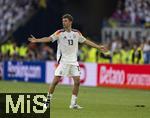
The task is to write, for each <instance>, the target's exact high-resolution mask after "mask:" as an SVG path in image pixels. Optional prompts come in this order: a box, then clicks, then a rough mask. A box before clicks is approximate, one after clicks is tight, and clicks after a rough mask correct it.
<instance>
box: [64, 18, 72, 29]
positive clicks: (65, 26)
mask: <svg viewBox="0 0 150 118" xmlns="http://www.w3.org/2000/svg"><path fill="white" fill-rule="evenodd" d="M62 24H63V27H64V28H69V27H71V24H72V21H70V20H69V19H68V18H63V19H62Z"/></svg>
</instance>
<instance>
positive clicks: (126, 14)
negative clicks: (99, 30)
mask: <svg viewBox="0 0 150 118" xmlns="http://www.w3.org/2000/svg"><path fill="white" fill-rule="evenodd" d="M149 11H150V1H149V0H125V1H124V2H123V0H118V5H117V8H116V10H115V11H114V13H113V14H112V16H111V17H110V18H109V20H105V21H104V25H107V26H110V27H120V26H121V27H126V26H128V27H131V26H132V27H137V26H140V27H146V28H148V27H150V12H149Z"/></svg>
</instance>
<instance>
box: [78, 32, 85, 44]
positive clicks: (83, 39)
mask: <svg viewBox="0 0 150 118" xmlns="http://www.w3.org/2000/svg"><path fill="white" fill-rule="evenodd" d="M78 40H79V43H83V42H84V41H85V40H86V38H85V37H84V36H83V35H82V34H81V33H80V32H79V38H78Z"/></svg>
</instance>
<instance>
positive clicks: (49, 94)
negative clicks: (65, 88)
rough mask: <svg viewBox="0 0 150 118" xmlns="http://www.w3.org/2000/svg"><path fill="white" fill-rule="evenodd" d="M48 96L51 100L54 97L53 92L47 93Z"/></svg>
mask: <svg viewBox="0 0 150 118" xmlns="http://www.w3.org/2000/svg"><path fill="white" fill-rule="evenodd" d="M47 96H50V100H51V99H52V97H53V94H51V93H49V92H48V93H47Z"/></svg>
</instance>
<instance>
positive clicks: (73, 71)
mask: <svg viewBox="0 0 150 118" xmlns="http://www.w3.org/2000/svg"><path fill="white" fill-rule="evenodd" d="M80 74H81V71H80V67H79V66H76V65H71V64H59V65H58V67H57V68H56V70H55V76H69V77H70V76H80Z"/></svg>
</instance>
